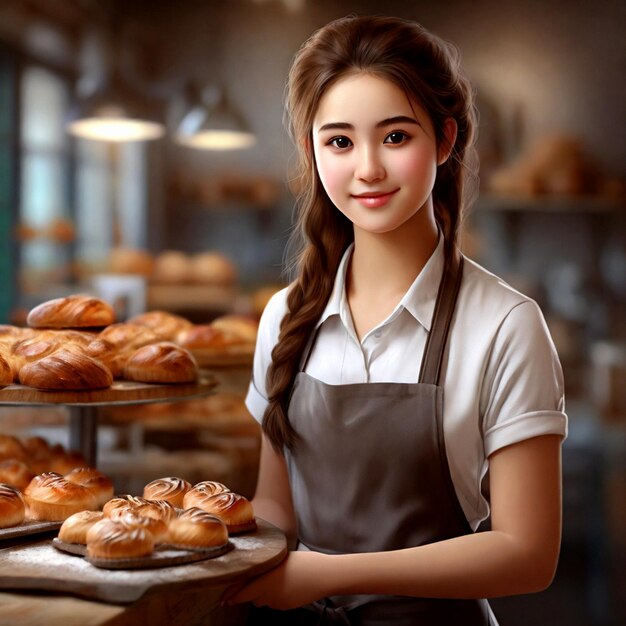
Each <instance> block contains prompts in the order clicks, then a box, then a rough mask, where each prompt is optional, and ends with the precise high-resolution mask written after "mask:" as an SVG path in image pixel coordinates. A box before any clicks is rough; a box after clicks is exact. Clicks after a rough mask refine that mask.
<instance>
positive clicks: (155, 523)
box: [109, 509, 168, 544]
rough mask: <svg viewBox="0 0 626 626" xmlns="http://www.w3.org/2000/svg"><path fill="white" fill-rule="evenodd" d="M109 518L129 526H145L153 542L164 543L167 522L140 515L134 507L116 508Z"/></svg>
mask: <svg viewBox="0 0 626 626" xmlns="http://www.w3.org/2000/svg"><path fill="white" fill-rule="evenodd" d="M113 513H114V514H113V515H111V516H110V517H109V519H112V520H115V521H119V522H122V524H124V525H126V526H128V527H129V528H131V527H133V526H138V527H140V528H145V529H146V530H147V531H148V532H149V533H150V534H151V535H152V537H153V538H154V543H157V544H158V543H164V541H165V538H166V536H167V528H168V522H166V521H164V520H162V519H158V518H156V517H150V516H148V515H140V514H139V513H138V512H137V511H136V510H134V509H117V510H116V511H114V512H113Z"/></svg>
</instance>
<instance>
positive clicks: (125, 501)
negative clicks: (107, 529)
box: [102, 494, 149, 517]
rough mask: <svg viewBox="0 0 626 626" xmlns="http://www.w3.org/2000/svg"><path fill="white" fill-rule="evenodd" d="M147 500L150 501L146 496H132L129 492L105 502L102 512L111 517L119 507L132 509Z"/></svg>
mask: <svg viewBox="0 0 626 626" xmlns="http://www.w3.org/2000/svg"><path fill="white" fill-rule="evenodd" d="M146 502H149V501H148V500H146V499H145V498H139V497H138V496H131V495H129V494H126V495H122V496H117V497H116V498H111V500H109V501H108V502H106V503H105V504H104V506H103V507H102V512H103V513H104V516H105V517H110V516H111V515H112V514H113V512H114V511H116V510H118V509H131V508H134V507H136V506H139V505H140V504H145V503H146Z"/></svg>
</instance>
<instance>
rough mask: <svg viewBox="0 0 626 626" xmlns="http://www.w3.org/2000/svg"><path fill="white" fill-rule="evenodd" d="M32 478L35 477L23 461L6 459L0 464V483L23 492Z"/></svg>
mask: <svg viewBox="0 0 626 626" xmlns="http://www.w3.org/2000/svg"><path fill="white" fill-rule="evenodd" d="M34 477H35V475H34V474H33V472H31V471H30V469H29V468H28V465H26V463H24V461H18V460H17V459H7V460H6V461H1V462H0V483H5V484H6V485H11V487H15V488H16V489H19V490H21V491H24V489H26V487H28V485H29V483H30V481H31V480H32V479H33V478H34Z"/></svg>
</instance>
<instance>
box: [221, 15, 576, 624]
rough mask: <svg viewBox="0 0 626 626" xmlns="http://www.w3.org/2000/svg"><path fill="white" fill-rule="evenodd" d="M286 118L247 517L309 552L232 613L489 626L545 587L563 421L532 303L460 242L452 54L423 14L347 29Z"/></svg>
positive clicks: (333, 38)
mask: <svg viewBox="0 0 626 626" xmlns="http://www.w3.org/2000/svg"><path fill="white" fill-rule="evenodd" d="M287 107H288V113H289V115H290V122H291V131H292V133H293V137H294V140H295V143H296V145H297V147H298V150H299V153H300V157H301V166H302V168H301V179H300V182H301V186H300V188H301V190H302V195H301V198H300V216H299V227H300V228H299V232H300V234H301V235H302V241H303V246H302V249H301V252H300V254H299V257H298V266H297V267H298V274H297V278H296V279H295V280H294V282H293V283H292V284H291V285H290V286H289V287H288V288H287V289H285V290H283V291H281V292H280V293H278V294H277V295H276V296H275V297H274V298H273V299H272V300H271V301H270V303H269V304H268V306H267V308H266V310H265V312H264V314H263V317H262V320H261V325H260V331H259V339H258V343H257V349H256V354H255V362H254V372H253V379H252V383H251V385H250V390H249V393H248V397H247V406H248V408H249V409H250V411H251V413H252V414H253V415H254V416H255V417H256V418H257V419H258V420H259V421H261V422H262V425H263V444H262V453H261V464H260V473H259V480H258V486H257V492H256V495H255V498H254V506H255V510H256V513H257V514H258V515H259V516H260V517H262V518H265V519H267V520H269V521H271V522H273V523H274V524H276V525H277V526H279V527H280V528H282V529H283V530H284V531H285V532H286V533H287V534H288V535H289V536H290V537H293V538H294V540H295V545H296V546H297V547H296V549H295V550H294V551H292V552H290V554H289V556H288V557H287V558H286V559H285V561H284V562H283V563H282V564H281V565H279V566H278V567H277V568H275V569H274V570H272V571H270V572H269V573H266V574H264V575H262V576H259V577H258V578H256V579H254V580H252V581H250V582H249V583H248V584H246V585H245V586H243V587H237V588H231V589H229V590H228V591H227V592H226V593H225V595H224V601H225V602H229V603H233V602H252V603H253V604H254V605H255V606H257V607H265V608H264V609H261V610H257V611H254V612H253V613H254V616H253V619H257V620H258V623H271V624H297V625H304V624H318V623H320V624H325V623H342V624H360V625H367V626H370V625H373V624H381V625H382V624H394V625H400V626H404V625H407V626H408V625H409V624H410V625H411V626H414V625H416V624H428V625H437V626H441V625H454V626H460V625H463V626H475V625H476V626H478V625H480V626H483V625H487V624H495V623H496V622H495V619H494V617H493V616H492V615H491V613H490V610H489V607H488V605H487V602H486V600H484V599H482V598H489V597H496V596H503V595H510V594H520V593H530V592H534V591H539V590H542V589H545V588H546V587H547V586H548V585H549V584H550V582H551V580H552V578H553V575H554V571H555V568H556V563H557V559H558V553H559V545H560V528H561V474H560V446H561V442H562V440H563V438H564V436H565V433H566V416H565V414H564V413H563V381H562V374H561V368H560V365H559V361H558V357H557V355H556V353H555V350H554V346H553V344H552V341H551V339H550V337H549V334H548V330H547V328H546V326H545V323H544V320H543V317H542V315H541V312H540V311H539V309H538V307H537V305H536V304H535V303H534V302H533V301H532V300H530V299H529V298H527V297H526V296H524V295H522V294H520V293H519V292H517V291H515V290H514V289H512V288H511V287H510V286H508V285H507V284H505V283H504V282H502V281H501V280H500V279H498V278H497V277H496V276H494V275H493V274H490V273H489V272H487V271H486V270H485V269H483V268H482V267H480V266H479V265H477V264H476V263H474V262H472V261H471V260H469V259H467V258H464V257H463V256H462V255H461V254H460V252H459V250H458V247H457V233H458V230H459V223H460V221H461V213H462V210H463V209H464V208H465V207H466V205H467V202H468V200H467V198H468V187H467V185H466V181H467V180H468V179H471V177H472V176H473V175H475V172H474V171H473V170H472V167H471V163H472V156H473V138H474V132H475V127H476V119H475V113H474V108H473V103H472V91H471V88H470V85H469V84H468V82H467V80H466V78H465V77H464V76H463V74H462V73H461V70H460V67H459V60H458V55H457V53H456V51H455V49H454V48H453V47H452V46H450V45H448V44H446V43H444V42H443V41H441V40H440V39H439V38H437V37H435V36H434V35H432V34H430V33H429V32H427V31H426V30H425V29H424V28H422V27H421V26H420V25H418V24H416V23H413V22H409V21H404V20H400V19H395V18H385V17H348V18H344V19H340V20H337V21H335V22H332V23H330V24H328V25H327V26H325V27H324V28H322V29H321V30H319V31H318V32H317V33H315V34H314V35H313V36H312V37H311V39H309V41H307V42H306V43H305V44H304V46H303V47H302V49H301V50H300V52H299V53H298V54H297V56H296V58H295V61H294V63H293V66H292V69H291V72H290V76H289V85H288V99H287ZM487 471H488V474H487ZM487 476H488V480H487ZM487 488H488V489H487ZM489 514H490V516H491V526H490V530H488V531H484V532H479V533H475V532H474V531H475V530H476V528H477V526H478V525H479V523H480V522H481V521H482V520H483V519H485V518H486V517H487V516H488V515H489Z"/></svg>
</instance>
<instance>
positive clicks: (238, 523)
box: [195, 491, 256, 533]
mask: <svg viewBox="0 0 626 626" xmlns="http://www.w3.org/2000/svg"><path fill="white" fill-rule="evenodd" d="M195 506H197V507H198V508H200V509H202V510H203V511H206V512H207V513H211V515H215V516H217V517H219V518H220V519H221V520H222V521H223V522H224V523H225V524H226V527H227V528H228V532H229V533H236V532H243V531H244V530H251V529H253V528H256V520H255V518H254V510H253V508H252V503H251V502H250V501H249V500H248V499H247V498H246V497H244V496H242V495H240V494H238V493H233V492H232V491H228V492H225V493H218V494H216V495H214V496H209V497H206V498H203V499H202V498H197V504H196V505H195Z"/></svg>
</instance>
